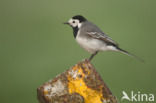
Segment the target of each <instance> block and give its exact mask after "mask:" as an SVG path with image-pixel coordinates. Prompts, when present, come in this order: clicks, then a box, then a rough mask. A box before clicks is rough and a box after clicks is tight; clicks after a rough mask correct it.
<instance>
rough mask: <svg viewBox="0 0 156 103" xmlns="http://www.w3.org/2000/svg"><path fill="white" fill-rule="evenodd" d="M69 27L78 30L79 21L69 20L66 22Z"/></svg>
mask: <svg viewBox="0 0 156 103" xmlns="http://www.w3.org/2000/svg"><path fill="white" fill-rule="evenodd" d="M68 23H69V25H70V26H72V27H78V28H80V27H81V24H82V23H80V21H79V20H78V19H70V20H69V21H68Z"/></svg>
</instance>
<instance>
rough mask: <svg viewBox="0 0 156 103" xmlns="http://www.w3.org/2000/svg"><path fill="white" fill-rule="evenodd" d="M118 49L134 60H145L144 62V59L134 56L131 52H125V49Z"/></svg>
mask: <svg viewBox="0 0 156 103" xmlns="http://www.w3.org/2000/svg"><path fill="white" fill-rule="evenodd" d="M116 49H117V50H118V51H119V52H121V53H123V54H126V55H128V56H131V57H133V58H135V59H137V60H139V61H140V62H144V60H143V59H142V58H140V57H138V56H136V55H135V54H132V53H130V52H128V51H126V50H124V49H121V48H119V47H116Z"/></svg>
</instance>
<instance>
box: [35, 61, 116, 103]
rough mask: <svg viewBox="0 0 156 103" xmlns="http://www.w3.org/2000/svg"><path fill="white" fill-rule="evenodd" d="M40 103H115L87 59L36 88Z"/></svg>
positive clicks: (114, 99)
mask: <svg viewBox="0 0 156 103" xmlns="http://www.w3.org/2000/svg"><path fill="white" fill-rule="evenodd" d="M37 95H38V100H39V101H40V103H117V100H116V98H115V97H114V96H113V95H112V93H111V91H110V90H109V88H108V87H107V86H106V84H105V83H104V82H103V80H102V79H101V77H100V75H99V74H98V73H97V72H96V70H95V69H94V67H93V65H92V64H90V62H89V61H87V60H85V61H82V62H80V63H78V64H76V65H75V66H73V67H72V68H70V69H69V70H67V71H65V72H64V73H62V74H60V75H59V76H57V77H56V78H54V79H53V80H50V81H49V82H46V83H45V84H43V85H42V86H40V87H39V88H38V89H37Z"/></svg>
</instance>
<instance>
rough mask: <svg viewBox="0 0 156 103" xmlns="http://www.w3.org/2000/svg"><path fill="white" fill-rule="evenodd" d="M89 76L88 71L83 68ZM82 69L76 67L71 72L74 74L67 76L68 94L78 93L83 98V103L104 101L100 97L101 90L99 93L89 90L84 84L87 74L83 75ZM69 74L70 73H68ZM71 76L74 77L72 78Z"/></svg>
mask: <svg viewBox="0 0 156 103" xmlns="http://www.w3.org/2000/svg"><path fill="white" fill-rule="evenodd" d="M83 69H85V70H86V71H87V73H88V74H89V73H90V72H89V69H87V68H83ZM83 69H82V68H81V67H80V66H78V65H76V66H74V67H73V68H72V72H75V73H76V74H71V73H69V74H68V77H67V78H68V81H69V82H68V90H69V93H70V94H72V93H78V94H79V95H81V96H82V97H83V98H84V101H85V103H102V100H104V98H103V95H102V89H101V90H100V91H96V90H93V89H91V88H89V87H88V86H87V85H86V83H85V82H84V78H85V76H86V75H88V74H84V72H83ZM69 72H70V71H69ZM73 75H76V76H74V77H73Z"/></svg>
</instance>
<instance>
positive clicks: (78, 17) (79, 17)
mask: <svg viewBox="0 0 156 103" xmlns="http://www.w3.org/2000/svg"><path fill="white" fill-rule="evenodd" d="M72 19H78V20H79V21H80V22H84V21H87V19H86V18H85V17H83V16H81V15H76V16H73V17H72Z"/></svg>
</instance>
